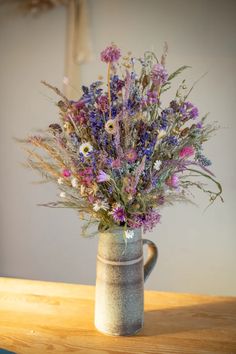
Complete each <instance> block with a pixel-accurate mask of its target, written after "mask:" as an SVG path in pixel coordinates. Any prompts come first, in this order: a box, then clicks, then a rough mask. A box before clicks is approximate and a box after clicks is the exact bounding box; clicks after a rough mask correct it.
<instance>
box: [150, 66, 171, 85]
mask: <svg viewBox="0 0 236 354" xmlns="http://www.w3.org/2000/svg"><path fill="white" fill-rule="evenodd" d="M151 79H152V82H153V83H154V84H155V85H163V84H164V83H165V82H166V81H167V79H168V73H167V71H166V69H165V68H164V66H163V65H161V64H155V65H153V67H152V71H151Z"/></svg>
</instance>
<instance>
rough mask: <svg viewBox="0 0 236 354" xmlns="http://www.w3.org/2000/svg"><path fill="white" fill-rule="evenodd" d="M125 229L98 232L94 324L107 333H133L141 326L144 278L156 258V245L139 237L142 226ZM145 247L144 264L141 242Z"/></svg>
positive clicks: (149, 271)
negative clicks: (127, 233)
mask: <svg viewBox="0 0 236 354" xmlns="http://www.w3.org/2000/svg"><path fill="white" fill-rule="evenodd" d="M132 233H133V236H132V238H126V241H125V238H124V229H123V228H117V229H115V230H112V231H111V232H104V233H100V234H99V244H98V254H97V278H96V298H95V326H96V328H97V329H98V330H99V331H100V332H103V333H105V334H109V335H117V336H122V335H123V336H124V335H132V334H135V333H136V332H138V331H139V330H140V329H141V328H142V327H143V317H144V282H145V280H146V279H147V278H148V276H149V274H150V273H151V271H152V269H153V267H154V266H155V263H156V261H157V255H158V252H157V247H156V245H155V244H154V243H153V242H152V241H149V240H146V239H142V230H141V229H135V230H132ZM145 244H146V245H147V247H148V256H147V260H146V262H145V264H144V261H143V245H145Z"/></svg>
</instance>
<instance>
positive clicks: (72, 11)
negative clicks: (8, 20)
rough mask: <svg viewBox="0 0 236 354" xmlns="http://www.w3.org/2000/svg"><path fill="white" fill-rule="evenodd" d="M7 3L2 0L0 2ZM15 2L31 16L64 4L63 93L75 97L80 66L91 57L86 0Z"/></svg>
mask: <svg viewBox="0 0 236 354" xmlns="http://www.w3.org/2000/svg"><path fill="white" fill-rule="evenodd" d="M7 3H8V2H7V1H1V4H7ZM14 3H15V4H16V5H17V9H19V11H20V12H22V13H23V14H32V15H40V14H42V13H43V12H46V11H48V10H52V9H54V8H56V7H57V6H65V7H66V11H67V29H66V46H65V49H66V50H65V79H64V81H63V83H64V93H65V94H66V96H67V97H68V98H70V99H72V98H76V97H78V96H79V95H80V93H81V81H80V65H81V64H83V63H89V62H90V61H91V60H92V59H93V52H92V42H91V37H90V29H89V20H88V6H87V0H23V1H22V0H13V1H12V4H14ZM8 4H9V3H8Z"/></svg>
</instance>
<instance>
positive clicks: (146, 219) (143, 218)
mask: <svg viewBox="0 0 236 354" xmlns="http://www.w3.org/2000/svg"><path fill="white" fill-rule="evenodd" d="M160 219H161V215H160V214H159V213H158V212H157V211H154V210H152V211H149V212H148V213H147V214H143V215H135V216H134V217H133V220H132V221H129V226H130V227H131V228H134V229H139V228H141V227H143V230H144V232H147V231H151V230H152V229H153V228H154V226H156V224H158V223H159V222H160Z"/></svg>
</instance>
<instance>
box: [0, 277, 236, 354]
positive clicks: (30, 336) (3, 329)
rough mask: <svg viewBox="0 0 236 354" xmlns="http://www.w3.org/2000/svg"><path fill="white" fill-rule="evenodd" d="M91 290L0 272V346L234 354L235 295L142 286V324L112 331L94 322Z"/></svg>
mask: <svg viewBox="0 0 236 354" xmlns="http://www.w3.org/2000/svg"><path fill="white" fill-rule="evenodd" d="M94 290H95V289H94V287H93V286H86V285H75V284H65V283H51V282H41V281H32V280H21V279H12V278H0V348H1V349H6V350H9V351H12V352H14V353H17V354H46V353H51V354H54V353H56V354H60V353H80V354H108V353H109V354H124V353H129V354H150V353H160V354H162V353H163V354H166V353H168V354H179V353H181V354H185V353H186V354H192V353H194V354H206V353H219V354H224V353H227V354H236V298H235V297H216V296H200V295H189V294H176V293H165V292H156V291H155V292H154V291H146V292H145V320H144V321H145V323H144V328H143V330H142V331H141V332H140V333H139V334H138V335H136V336H131V337H112V336H105V335H103V334H101V333H99V332H97V331H96V329H95V328H94V324H93V312H94ZM0 353H1V350H0Z"/></svg>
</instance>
